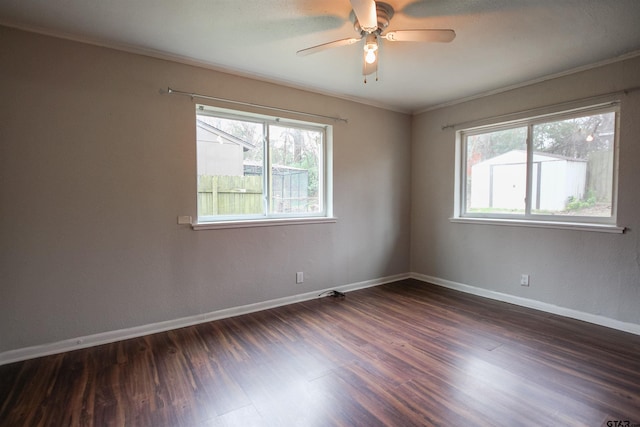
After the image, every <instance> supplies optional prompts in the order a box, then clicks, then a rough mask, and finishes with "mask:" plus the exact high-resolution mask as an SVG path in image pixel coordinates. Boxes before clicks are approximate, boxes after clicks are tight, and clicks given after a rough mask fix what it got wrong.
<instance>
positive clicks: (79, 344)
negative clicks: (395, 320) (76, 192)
mask: <svg viewBox="0 0 640 427" xmlns="http://www.w3.org/2000/svg"><path fill="white" fill-rule="evenodd" d="M409 277H410V275H409V273H404V274H396V275H394V276H388V277H382V278H379V279H373V280H366V281H364V282H357V283H351V284H347V285H342V286H336V287H332V288H329V289H325V290H319V291H313V292H307V293H304V294H298V295H292V296H289V297H284V298H278V299H274V300H269V301H263V302H259V303H255V304H248V305H243V306H240V307H232V308H228V309H224V310H217V311H212V312H209V313H203V314H197V315H194V316H188V317H182V318H179V319H173V320H166V321H163V322H157V323H151V324H148V325H142V326H135V327H133V328H126V329H119V330H115V331H108V332H102V333H99V334H93V335H87V336H83V337H76V338H71V339H67V340H63V341H58V342H53V343H48V344H43V345H36V346H32V347H25V348H19V349H16V350H9V351H5V352H2V353H0V366H1V365H6V364H8V363H13V362H19V361H22V360H27V359H34V358H36V357H41V356H48V355H51V354H57V353H64V352H67V351H72V350H79V349H82V348H87V347H93V346H96V345H101V344H108V343H112V342H116V341H122V340H126V339H129V338H136V337H141V336H144V335H150V334H155V333H158V332H164V331H169V330H172V329H178V328H184V327H186V326H192V325H197V324H200V323H206V322H210V321H213V320H218V319H224V318H228V317H234V316H239V315H242V314H248V313H253V312H257V311H261V310H267V309H269V308H275V307H280V306H283V305H287V304H293V303H296V302H302V301H308V300H312V299H314V298H317V297H318V295H319V294H321V293H322V292H325V291H328V290H331V289H335V290H338V291H340V292H350V291H355V290H357V289H364V288H369V287H372V286H378V285H383V284H385V283H391V282H395V281H398V280H404V279H408V278H409Z"/></svg>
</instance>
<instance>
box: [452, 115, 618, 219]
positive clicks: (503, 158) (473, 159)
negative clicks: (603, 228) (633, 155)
mask: <svg viewBox="0 0 640 427" xmlns="http://www.w3.org/2000/svg"><path fill="white" fill-rule="evenodd" d="M617 116H618V107H617V105H615V104H614V105H612V106H609V107H600V108H595V107H594V108H591V109H588V110H587V111H582V112H562V113H557V114H553V115H547V116H544V117H536V118H531V119H524V120H518V121H516V122H512V123H508V124H496V125H490V126H483V127H482V128H478V129H468V130H463V131H460V132H459V133H460V138H459V139H460V141H461V144H462V147H461V153H462V167H461V168H460V173H461V176H460V180H461V186H460V189H459V197H460V207H461V209H460V212H459V215H460V216H467V217H489V218H521V219H532V220H536V221H541V220H542V221H547V220H548V221H571V222H587V223H589V222H594V223H598V222H604V223H607V222H608V223H613V222H615V218H614V215H615V184H616V183H615V181H616V176H615V171H616V165H615V161H616V160H615V159H616V156H615V150H616V128H617V126H616V121H617Z"/></svg>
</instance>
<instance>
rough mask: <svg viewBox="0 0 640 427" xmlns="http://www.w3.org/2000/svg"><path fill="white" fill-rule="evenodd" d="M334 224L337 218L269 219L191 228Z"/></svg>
mask: <svg viewBox="0 0 640 427" xmlns="http://www.w3.org/2000/svg"><path fill="white" fill-rule="evenodd" d="M335 222H338V218H335V217H309V218H270V219H256V220H242V221H219V222H197V223H193V224H191V228H193V229H194V230H219V229H224V228H248V227H273V226H280V225H303V224H327V223H335Z"/></svg>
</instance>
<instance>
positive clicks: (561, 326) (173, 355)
mask: <svg viewBox="0 0 640 427" xmlns="http://www.w3.org/2000/svg"><path fill="white" fill-rule="evenodd" d="M618 421H623V422H624V423H621V424H615V422H618ZM638 423H640V336H636V335H632V334H627V333H623V332H619V331H615V330H611V329H607V328H603V327H599V326H595V325H591V324H587V323H583V322H580V321H576V320H571V319H566V318H561V317H558V316H554V315H550V314H547V313H542V312H538V311H534V310H529V309H525V308H522V307H517V306H513V305H509V304H505V303H500V302H496V301H491V300H486V299H482V298H478V297H474V296H471V295H467V294H463V293H458V292H455V291H452V290H447V289H444V288H440V287H437V286H432V285H427V284H424V283H422V282H418V281H413V280H406V281H402V282H397V283H393V284H388V285H383V286H378V287H375V288H369V289H363V290H359V291H355V292H351V293H349V294H347V297H346V298H345V299H340V298H331V297H328V298H322V299H317V300H313V301H308V302H304V303H298V304H293V305H289V306H285V307H280V308H276V309H271V310H266V311H262V312H259V313H254V314H250V315H244V316H239V317H235V318H229V319H225V320H220V321H215V322H210V323H206V324H202V325H198V326H193V327H189V328H183V329H179V330H174V331H170V332H166V333H159V334H154V335H150V336H146V337H143V338H137V339H131V340H126V341H121V342H117V343H113V344H107V345H103V346H99V347H94V348H90V349H85V350H78V351H73V352H68V353H64V354H59V355H53V356H48V357H43V358H39V359H34V360H28V361H24V362H19V363H14V364H9V365H5V366H0V425H2V426H76V425H78V426H85V425H86V426H125V425H130V426H243V427H244V426H262V425H267V426H333V425H336V426H338V425H340V426H367V427H370V426H414V425H415V426H426V425H437V426H528V425H530V426H613V425H615V426H623V425H629V426H633V425H634V424H635V425H640V424H638Z"/></svg>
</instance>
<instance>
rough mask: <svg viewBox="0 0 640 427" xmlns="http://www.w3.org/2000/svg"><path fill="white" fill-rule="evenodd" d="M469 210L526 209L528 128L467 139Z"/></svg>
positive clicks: (506, 130) (489, 133)
mask: <svg viewBox="0 0 640 427" xmlns="http://www.w3.org/2000/svg"><path fill="white" fill-rule="evenodd" d="M466 145H467V153H466V158H467V165H466V170H467V180H466V182H467V212H479V213H482V212H485V213H496V212H504V213H513V212H520V213H524V211H525V197H526V194H527V193H526V190H527V128H526V127H519V128H513V129H505V130H497V131H494V132H486V133H480V134H477V135H470V136H469V137H468V138H467V144H466Z"/></svg>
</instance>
